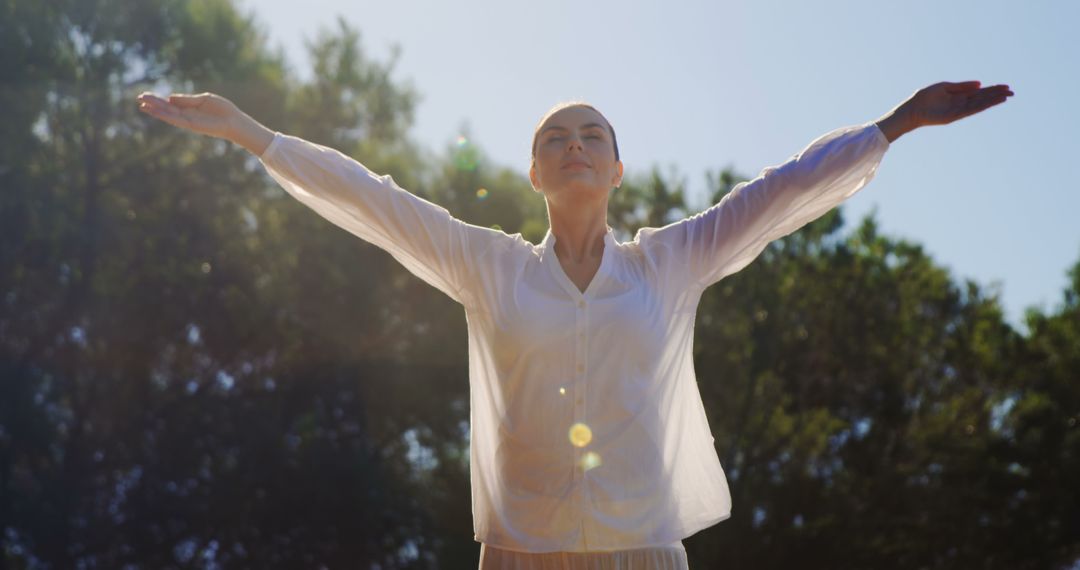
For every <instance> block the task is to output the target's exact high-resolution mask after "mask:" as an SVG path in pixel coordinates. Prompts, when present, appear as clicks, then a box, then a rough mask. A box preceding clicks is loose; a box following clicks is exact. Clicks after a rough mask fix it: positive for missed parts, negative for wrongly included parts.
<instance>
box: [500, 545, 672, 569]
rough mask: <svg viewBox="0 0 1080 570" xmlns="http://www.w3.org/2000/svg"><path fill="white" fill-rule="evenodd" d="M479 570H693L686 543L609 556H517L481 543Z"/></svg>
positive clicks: (549, 554) (523, 554)
mask: <svg viewBox="0 0 1080 570" xmlns="http://www.w3.org/2000/svg"><path fill="white" fill-rule="evenodd" d="M479 570H689V566H688V565H687V562H686V548H685V547H684V546H683V543H682V541H681V540H680V541H677V542H673V543H671V544H669V545H667V546H655V547H651V548H636V549H633V550H615V551H609V552H543V553H534V552H515V551H513V550H503V549H500V548H495V547H494V546H488V545H486V544H484V543H480V569H479Z"/></svg>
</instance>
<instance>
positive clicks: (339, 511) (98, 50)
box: [0, 0, 1080, 568]
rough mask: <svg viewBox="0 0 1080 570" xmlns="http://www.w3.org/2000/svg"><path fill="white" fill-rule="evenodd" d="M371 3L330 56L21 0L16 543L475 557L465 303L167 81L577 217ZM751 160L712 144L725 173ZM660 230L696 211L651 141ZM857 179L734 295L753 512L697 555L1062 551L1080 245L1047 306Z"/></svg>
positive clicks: (891, 558)
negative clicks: (1002, 291)
mask: <svg viewBox="0 0 1080 570" xmlns="http://www.w3.org/2000/svg"><path fill="white" fill-rule="evenodd" d="M360 40H361V35H360V32H359V31H358V30H356V29H355V28H353V27H351V26H350V25H349V24H347V23H346V22H344V21H343V20H340V19H339V20H338V22H337V24H336V26H335V27H332V28H330V29H328V30H327V31H325V32H324V33H322V34H320V35H319V36H317V37H316V38H315V39H314V40H312V41H311V42H310V45H309V49H310V51H311V54H312V57H313V65H314V68H315V73H314V77H313V79H311V80H310V81H299V80H297V79H295V78H294V77H293V76H292V74H290V73H289V71H288V69H287V67H286V66H285V62H284V58H283V57H282V56H281V55H280V53H275V52H274V51H272V50H271V49H270V48H268V46H267V42H266V39H265V37H264V35H263V33H262V32H261V31H260V30H259V28H258V26H257V24H256V22H255V19H254V18H253V17H252V16H250V15H246V14H244V13H242V12H241V11H240V10H238V9H237V7H236V5H235V4H234V3H232V2H229V1H227V0H155V1H153V2H146V1H142V0H78V1H76V0H68V1H57V2H36V1H29V0H9V1H7V2H3V3H0V49H2V53H3V54H4V57H3V58H0V104H2V105H3V106H4V109H5V120H4V121H0V184H2V187H3V189H4V191H3V192H0V285H2V290H0V293H2V295H3V296H2V300H3V302H2V303H0V545H2V546H0V568H9V567H10V568H36V567H57V568H75V567H81V566H91V565H94V566H99V567H108V568H114V567H117V568H119V567H125V566H127V567H154V568H157V567H162V568H176V567H201V566H205V567H211V566H220V567H288V568H292V567H319V566H320V565H323V566H326V567H335V568H336V567H365V568H366V567H373V566H374V565H376V564H377V565H378V566H379V567H381V568H467V567H475V566H476V562H477V554H478V550H479V548H478V545H477V544H476V543H475V542H474V541H473V537H472V530H471V504H470V497H469V471H468V468H469V466H468V439H467V429H468V419H469V410H468V395H469V394H468V389H469V387H468V379H467V368H466V367H467V353H466V350H467V346H466V345H467V342H466V336H465V330H466V329H465V326H466V323H465V320H464V319H463V318H462V317H463V315H462V313H461V311H460V307H458V306H457V305H455V304H454V303H452V302H451V301H450V300H449V299H446V298H445V297H443V296H442V295H441V294H439V293H438V292H437V291H435V290H434V289H432V288H430V287H428V286H426V285H425V284H423V283H422V282H421V281H419V280H418V279H416V278H415V277H413V276H412V275H410V274H409V273H407V272H406V271H405V270H404V269H403V268H401V267H400V266H399V265H398V264H397V263H396V262H395V261H394V260H393V259H392V258H391V257H390V256H389V255H388V254H386V253H385V252H383V251H381V250H379V249H377V248H375V247H374V246H371V245H370V244H366V243H363V242H358V241H357V240H356V239H355V238H354V237H353V236H351V235H350V234H348V233H346V232H343V231H341V230H340V229H338V228H336V227H334V226H332V225H331V224H329V223H328V222H327V221H325V220H323V219H322V218H320V217H318V216H316V215H314V214H312V213H311V212H310V211H309V210H307V209H306V208H305V207H303V206H302V205H300V204H299V203H297V202H295V200H292V199H291V198H290V197H288V196H287V195H286V194H285V193H284V191H282V190H281V189H280V188H278V187H277V186H276V185H275V184H274V183H273V182H272V181H271V180H269V178H268V177H267V176H265V175H264V173H263V172H262V168H261V166H259V164H258V163H257V161H255V160H253V159H252V158H251V157H250V156H248V155H247V154H246V153H245V152H244V151H243V150H242V149H238V148H236V147H232V146H230V145H228V144H225V143H223V142H221V141H217V140H212V139H206V138H199V137H193V136H191V135H189V134H186V133H183V132H180V131H178V130H177V129H174V128H172V127H169V126H167V125H164V124H161V123H155V122H153V121H150V120H148V119H147V118H146V117H143V116H141V115H139V114H138V113H136V110H135V104H134V95H135V94H137V93H138V92H140V91H142V90H145V89H150V88H154V89H157V90H159V91H162V90H167V89H176V90H198V91H216V92H220V93H222V94H224V95H226V96H228V97H230V98H232V99H233V100H234V101H236V102H237V103H238V104H239V105H240V106H241V107H242V108H243V109H245V111H247V112H249V113H250V114H252V116H255V117H257V118H258V119H260V120H261V121H263V122H264V123H266V124H268V125H269V126H271V127H272V128H276V129H280V130H282V131H285V132H289V133H291V134H297V135H299V136H303V137H305V138H309V139H310V140H313V141H315V142H319V143H322V144H327V145H329V146H333V147H335V148H338V149H340V150H342V151H344V152H346V153H348V154H351V155H353V156H356V157H358V158H360V159H361V160H363V161H364V163H365V164H367V165H368V166H369V167H370V168H372V169H373V170H375V171H378V172H386V173H390V174H392V175H393V176H394V178H395V180H396V181H398V183H399V184H401V185H402V186H403V187H405V188H408V189H409V190H410V191H413V192H415V193H417V194H418V195H421V196H424V197H425V198H427V199H430V200H432V201H434V202H436V203H439V204H441V205H444V206H445V207H447V208H448V209H449V210H450V211H451V212H452V213H453V214H454V215H456V216H458V217H460V218H462V219H464V220H466V221H468V222H470V223H474V224H478V225H483V226H496V225H497V226H498V227H499V228H501V229H503V231H506V232H507V233H517V232H520V233H521V234H522V235H523V236H524V237H525V238H526V239H529V240H531V241H533V242H537V241H539V239H540V238H542V236H543V234H544V231H545V230H546V228H547V219H546V208H545V203H544V201H543V198H542V196H540V195H539V194H538V193H536V192H535V191H533V189H532V188H531V187H530V185H529V183H528V180H527V179H526V178H525V176H524V174H525V173H524V172H518V171H516V170H511V169H507V168H504V167H501V166H498V165H494V164H492V163H491V161H490V160H489V159H488V158H487V157H486V155H485V154H484V153H483V150H482V148H480V146H479V145H477V144H476V143H475V141H472V140H471V139H470V136H469V132H468V129H467V128H463V129H462V132H461V135H462V139H460V140H455V141H450V142H449V144H448V145H447V147H446V148H444V149H442V150H441V151H440V152H439V153H430V152H428V151H426V150H424V149H422V148H420V146H419V145H418V144H416V142H415V141H413V140H411V139H410V138H409V128H410V125H411V124H412V120H413V116H414V109H415V105H416V102H417V100H418V99H417V98H418V94H417V93H416V92H415V91H414V90H413V88H412V87H410V86H409V85H408V84H407V83H406V82H403V81H400V80H398V79H395V78H394V77H393V73H394V66H395V62H396V58H397V55H396V53H395V55H392V56H391V57H390V59H389V60H388V61H385V62H383V61H375V60H373V59H371V58H370V57H369V56H368V55H367V54H366V53H365V52H364V50H363V49H362V45H361V41H360ZM738 181H739V177H738V175H737V174H735V173H734V172H733V171H732V170H730V169H726V170H724V171H722V172H719V173H717V174H710V175H708V185H709V188H710V194H711V195H710V197H709V198H710V200H711V201H710V203H709V204H708V205H711V204H712V203H715V202H717V201H718V200H719V199H721V198H722V197H723V195H725V194H726V193H727V192H730V191H731V189H732V188H733V187H734V186H735V184H737V183H738ZM610 206H611V209H610V223H611V225H612V226H613V227H615V228H616V229H617V230H618V231H619V232H620V233H622V234H623V235H627V236H632V235H633V233H634V232H636V230H637V229H638V228H640V227H645V226H658V225H663V224H666V223H670V222H672V221H675V220H677V219H679V218H680V217H683V216H686V215H689V214H690V213H691V208H690V207H689V206H688V205H687V204H686V196H685V183H684V181H683V180H681V179H680V178H679V177H678V176H677V174H676V173H674V172H668V173H663V172H662V171H660V170H659V169H656V168H653V169H651V170H649V171H647V172H645V173H643V174H642V175H639V176H630V177H628V178H627V179H626V180H625V182H624V184H623V186H622V187H621V188H620V189H618V190H616V191H615V192H614V193H613V194H612V197H611V203H610ZM842 226H843V219H842V216H841V213H840V210H834V211H832V212H830V213H829V214H827V215H825V216H823V217H822V218H820V219H818V220H816V221H814V222H812V223H811V224H809V225H807V226H806V227H804V228H802V229H801V230H799V231H798V232H796V233H794V234H792V235H791V236H788V237H786V238H784V239H782V240H779V241H777V242H775V243H773V244H771V245H770V246H769V247H768V248H767V249H766V250H765V251H764V252H763V253H762V255H761V257H760V258H759V259H758V260H756V261H755V262H754V263H753V264H751V265H749V266H748V267H747V268H745V269H744V270H743V271H741V272H739V273H738V274H736V275H733V276H730V277H728V278H726V279H724V280H723V281H722V282H720V283H718V284H716V285H715V286H714V287H712V288H710V289H709V290H708V291H706V293H705V295H704V297H703V299H702V303H701V307H700V311H699V314H698V321H697V330H696V343H695V364H696V370H697V371H698V378H699V385H700V388H701V392H702V395H703V398H704V400H705V404H706V407H707V411H708V415H709V418H710V421H711V424H712V427H713V430H714V436H715V438H716V445H717V451H718V453H719V454H720V457H721V460H722V462H723V465H724V468H725V470H726V471H727V473H728V475H729V480H730V483H731V489H732V493H733V496H734V511H733V517H732V518H731V519H730V520H728V521H725V522H723V523H721V524H719V525H717V526H714V527H712V528H710V529H707V530H705V531H703V532H701V533H699V534H697V535H695V536H693V537H691V538H689V539H688V540H687V541H686V543H687V547H688V550H689V552H690V556H691V567H694V568H719V567H725V568H770V567H777V568H779V567H790V566H793V565H796V564H798V565H800V566H802V567H810V568H817V567H837V568H847V567H859V568H864V567H872V568H912V567H920V568H955V567H959V568H967V567H980V568H1004V567H1008V568H1060V567H1067V566H1068V564H1070V563H1071V562H1072V561H1074V560H1076V559H1077V558H1078V557H1080V540H1078V537H1080V518H1078V516H1077V513H1080V491H1078V490H1080V487H1078V486H1077V485H1076V484H1075V481H1076V480H1077V479H1078V477H1080V429H1078V427H1077V423H1078V422H1080V382H1078V379H1080V378H1078V374H1080V302H1078V299H1080V262H1078V263H1077V265H1076V266H1075V267H1074V268H1073V269H1072V270H1071V271H1070V278H1071V281H1070V285H1069V287H1068V288H1067V289H1066V290H1065V291H1064V292H1063V293H1064V303H1063V304H1062V306H1061V307H1060V308H1059V309H1057V310H1055V312H1053V313H1050V314H1043V313H1041V312H1040V311H1038V310H1035V309H1032V310H1030V311H1029V312H1028V315H1027V321H1028V322H1027V324H1028V329H1029V331H1030V333H1028V334H1027V335H1026V336H1022V335H1020V334H1019V333H1017V332H1016V331H1013V330H1012V329H1010V328H1009V326H1008V325H1007V324H1006V323H1005V322H1004V320H1003V317H1002V311H1001V308H1000V304H999V300H998V299H997V297H996V296H994V295H987V294H986V293H984V292H983V290H982V289H981V288H980V287H979V286H978V285H977V284H975V283H972V282H966V283H962V284H961V283H956V282H955V280H954V279H953V278H952V276H951V275H950V274H949V273H948V271H946V270H945V269H943V268H941V267H939V266H938V265H936V264H935V263H934V261H933V260H932V259H930V258H929V257H928V256H927V255H926V254H925V252H924V251H923V250H922V248H921V247H920V246H919V245H918V244H915V243H911V242H908V241H905V240H902V239H894V238H890V237H887V236H882V235H880V233H879V232H878V228H877V224H876V222H875V220H874V216H873V215H871V216H869V217H867V218H866V219H864V220H861V221H860V223H859V224H858V225H857V226H856V227H855V228H854V229H853V230H852V231H851V232H850V233H849V234H848V235H841V234H840V232H839V230H840V228H841V227H842Z"/></svg>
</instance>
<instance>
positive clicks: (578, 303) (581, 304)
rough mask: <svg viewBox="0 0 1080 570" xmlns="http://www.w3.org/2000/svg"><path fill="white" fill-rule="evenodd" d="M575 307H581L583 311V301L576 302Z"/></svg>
mask: <svg viewBox="0 0 1080 570" xmlns="http://www.w3.org/2000/svg"><path fill="white" fill-rule="evenodd" d="M577 306H579V307H581V308H583V309H584V308H585V301H578V302H577Z"/></svg>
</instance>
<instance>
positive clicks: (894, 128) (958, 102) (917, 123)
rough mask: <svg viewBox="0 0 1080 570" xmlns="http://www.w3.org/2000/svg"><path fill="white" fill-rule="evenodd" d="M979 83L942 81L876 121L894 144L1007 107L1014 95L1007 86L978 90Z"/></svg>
mask: <svg viewBox="0 0 1080 570" xmlns="http://www.w3.org/2000/svg"><path fill="white" fill-rule="evenodd" d="M979 85H980V83H979V82H978V81H963V82H960V83H951V82H948V81H942V82H941V83H935V84H933V85H930V86H928V87H924V88H922V89H920V90H918V91H916V92H915V94H914V95H912V96H911V97H909V98H908V99H907V100H906V101H904V102H903V103H900V104H899V105H897V106H896V107H893V108H892V110H890V111H889V112H888V113H886V114H884V115H882V117H881V118H880V119H878V120H877V121H875V124H877V126H878V128H879V129H881V132H882V133H884V135H885V138H886V139H888V141H889V142H890V143H891V142H893V141H894V140H896V139H898V138H900V136H901V135H903V134H904V133H907V132H910V131H913V130H915V129H917V128H919V127H926V126H930V125H947V124H949V123H951V122H953V121H956V120H959V119H962V118H964V117H968V116H971V115H974V114H975V113H980V112H982V111H985V110H986V109H989V108H990V107H993V106H994V105H998V104H1001V103H1004V102H1005V100H1006V99H1008V98H1009V97H1011V96H1012V95H1013V92H1012V90H1011V89H1009V86H1008V85H1004V84H999V85H991V86H990V87H981V88H980V87H979Z"/></svg>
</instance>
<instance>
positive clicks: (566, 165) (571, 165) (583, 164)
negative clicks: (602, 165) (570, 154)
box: [562, 160, 592, 168]
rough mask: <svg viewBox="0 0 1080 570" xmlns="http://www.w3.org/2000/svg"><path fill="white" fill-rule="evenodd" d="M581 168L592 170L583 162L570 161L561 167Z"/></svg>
mask: <svg viewBox="0 0 1080 570" xmlns="http://www.w3.org/2000/svg"><path fill="white" fill-rule="evenodd" d="M582 166H583V167H585V168H592V167H591V166H589V163H587V162H585V161H583V160H571V161H570V162H567V163H566V164H564V165H563V166H562V167H563V168H576V167H582Z"/></svg>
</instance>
